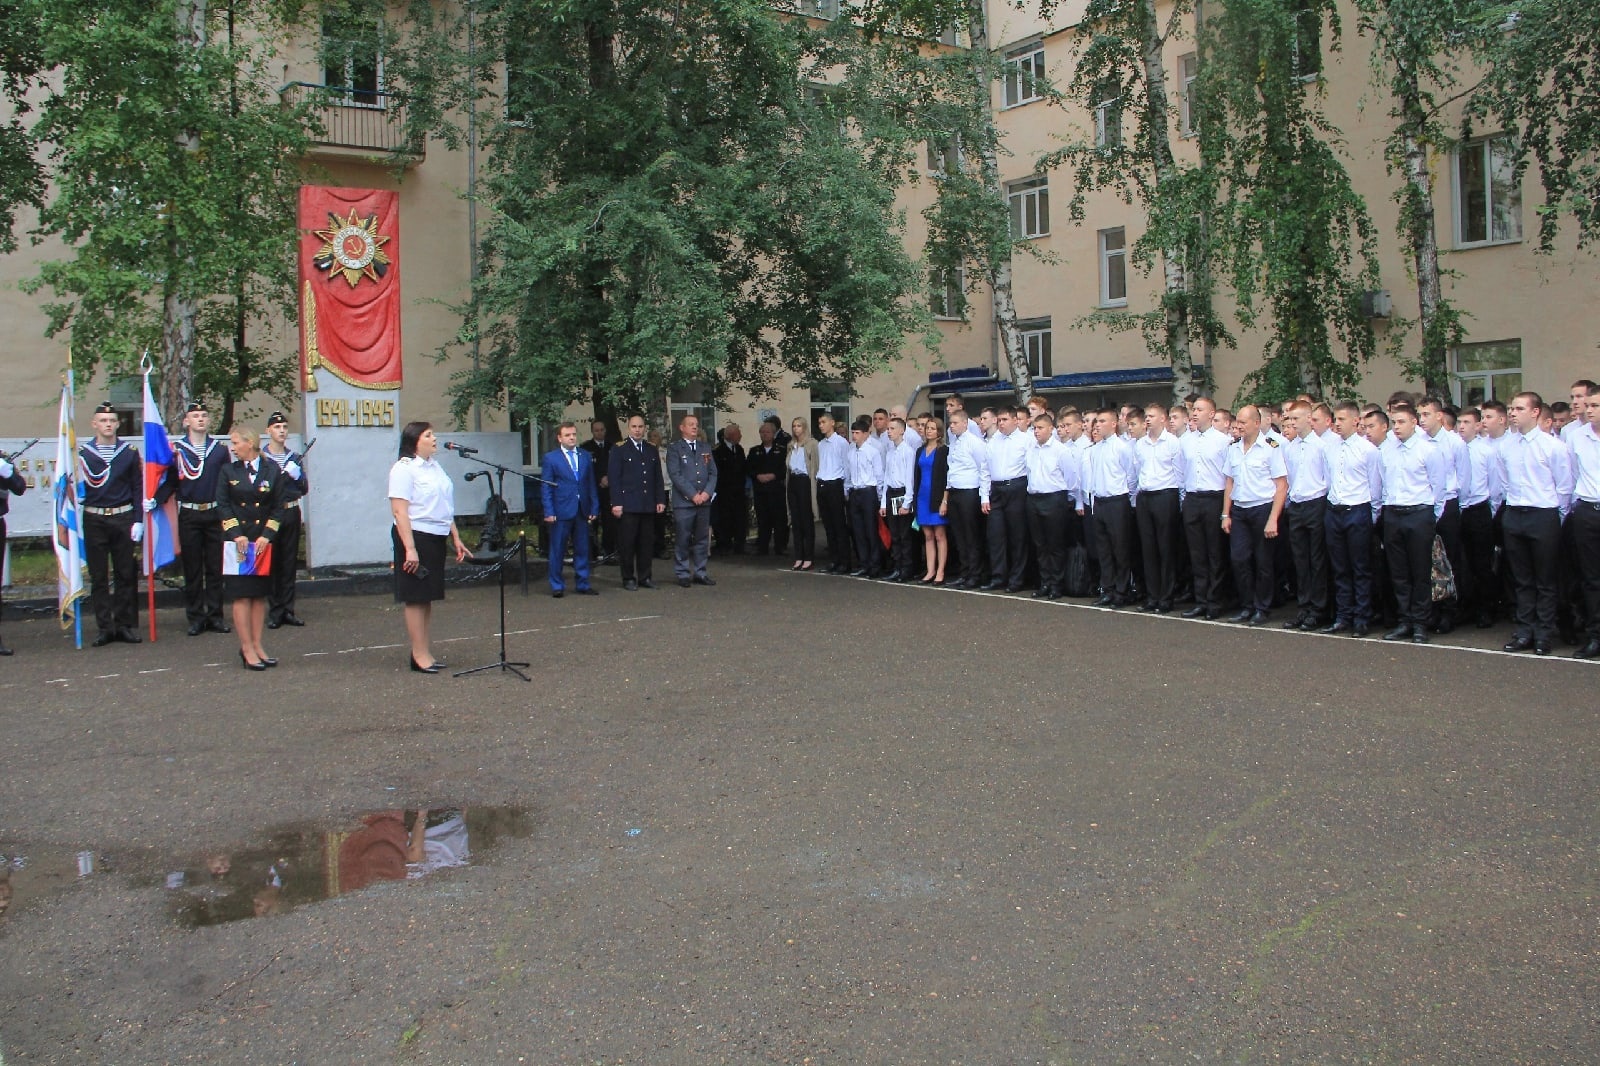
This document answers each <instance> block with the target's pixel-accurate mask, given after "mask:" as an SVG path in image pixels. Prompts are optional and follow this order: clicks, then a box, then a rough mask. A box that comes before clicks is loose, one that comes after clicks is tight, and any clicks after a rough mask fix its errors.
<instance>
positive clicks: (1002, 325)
mask: <svg viewBox="0 0 1600 1066" xmlns="http://www.w3.org/2000/svg"><path fill="white" fill-rule="evenodd" d="M967 39H968V44H969V45H970V47H971V50H972V53H973V54H974V55H977V56H983V57H985V59H986V60H987V59H988V58H990V57H989V26H988V22H987V19H986V15H985V12H984V5H983V0H968V3H967ZM973 75H974V77H973V86H972V89H973V98H972V100H973V104H974V105H975V106H976V107H977V108H979V114H980V115H981V116H982V122H983V127H984V128H983V135H982V137H981V138H980V139H979V152H978V160H979V162H978V165H979V166H980V167H981V168H982V170H981V175H982V178H983V187H984V190H985V191H986V192H987V193H988V194H989V195H990V196H992V197H993V198H994V200H995V202H996V203H997V204H999V205H1000V209H1001V210H1002V211H1004V212H1005V213H1006V214H1007V216H1009V214H1010V212H1009V210H1007V207H1006V198H1005V190H1004V189H1002V188H1001V187H1000V161H999V152H998V150H997V148H996V145H997V144H998V143H999V131H998V129H997V128H996V125H995V120H994V83H993V81H992V80H991V77H990V67H989V64H988V63H987V62H985V63H983V64H982V65H981V66H977V67H974V69H973ZM983 273H984V280H986V281H987V282H988V283H989V290H990V293H991V295H992V296H993V300H994V325H995V330H996V332H997V333H998V334H999V338H1000V347H1001V350H1002V351H1003V352H1004V355H1005V361H1006V365H1007V366H1009V367H1010V368H1011V384H1012V388H1013V389H1014V391H1015V393H1016V402H1017V403H1018V404H1024V403H1027V402H1028V400H1029V399H1030V398H1031V397H1032V396H1033V372H1032V371H1031V370H1030V369H1029V368H1028V355H1027V353H1026V352H1025V351H1023V349H1022V334H1021V332H1020V331H1018V329H1017V304H1016V299H1015V298H1014V297H1013V295H1012V291H1011V246H1010V243H1009V242H1007V244H1006V245H1005V249H1004V252H1003V253H1001V252H997V251H993V250H991V253H990V256H989V261H988V262H987V263H984V264H983Z"/></svg>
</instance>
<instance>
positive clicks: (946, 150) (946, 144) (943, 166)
mask: <svg viewBox="0 0 1600 1066" xmlns="http://www.w3.org/2000/svg"><path fill="white" fill-rule="evenodd" d="M960 171H961V142H960V141H959V140H958V139H956V138H955V137H948V138H945V139H943V140H938V141H929V142H928V173H929V174H931V175H933V176H934V177H939V178H942V177H944V176H945V175H946V174H958V173H960Z"/></svg>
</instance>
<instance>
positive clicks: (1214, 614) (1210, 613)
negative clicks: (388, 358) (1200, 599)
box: [1206, 608, 1222, 622]
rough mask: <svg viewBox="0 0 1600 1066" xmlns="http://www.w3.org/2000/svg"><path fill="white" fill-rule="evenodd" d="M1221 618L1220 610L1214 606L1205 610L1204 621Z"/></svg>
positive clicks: (1219, 619)
mask: <svg viewBox="0 0 1600 1066" xmlns="http://www.w3.org/2000/svg"><path fill="white" fill-rule="evenodd" d="M1221 620H1222V612H1221V611H1219V610H1217V609H1216V608H1211V609H1209V610H1207V611H1206V621H1207V622H1220V621H1221Z"/></svg>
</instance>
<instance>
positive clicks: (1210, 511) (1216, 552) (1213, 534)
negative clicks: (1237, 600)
mask: <svg viewBox="0 0 1600 1066" xmlns="http://www.w3.org/2000/svg"><path fill="white" fill-rule="evenodd" d="M1183 536H1184V541H1185V542H1186V543H1187V545H1188V547H1189V568H1190V570H1192V571H1193V572H1194V602H1195V605H1196V606H1198V607H1205V608H1207V609H1208V610H1212V611H1219V610H1221V609H1222V583H1223V577H1224V574H1225V572H1226V569H1227V562H1226V560H1227V556H1226V554H1225V553H1224V551H1223V546H1222V492H1221V490H1220V489H1218V490H1212V491H1206V492H1190V493H1186V494H1185V495H1184V498H1183Z"/></svg>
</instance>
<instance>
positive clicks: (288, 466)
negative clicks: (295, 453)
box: [283, 459, 300, 481]
mask: <svg viewBox="0 0 1600 1066" xmlns="http://www.w3.org/2000/svg"><path fill="white" fill-rule="evenodd" d="M283 472H284V473H285V474H288V475H289V477H290V478H291V479H292V480H295V481H299V480H300V464H299V463H297V462H295V461H294V460H293V459H290V460H289V461H288V462H287V463H284V464H283Z"/></svg>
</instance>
